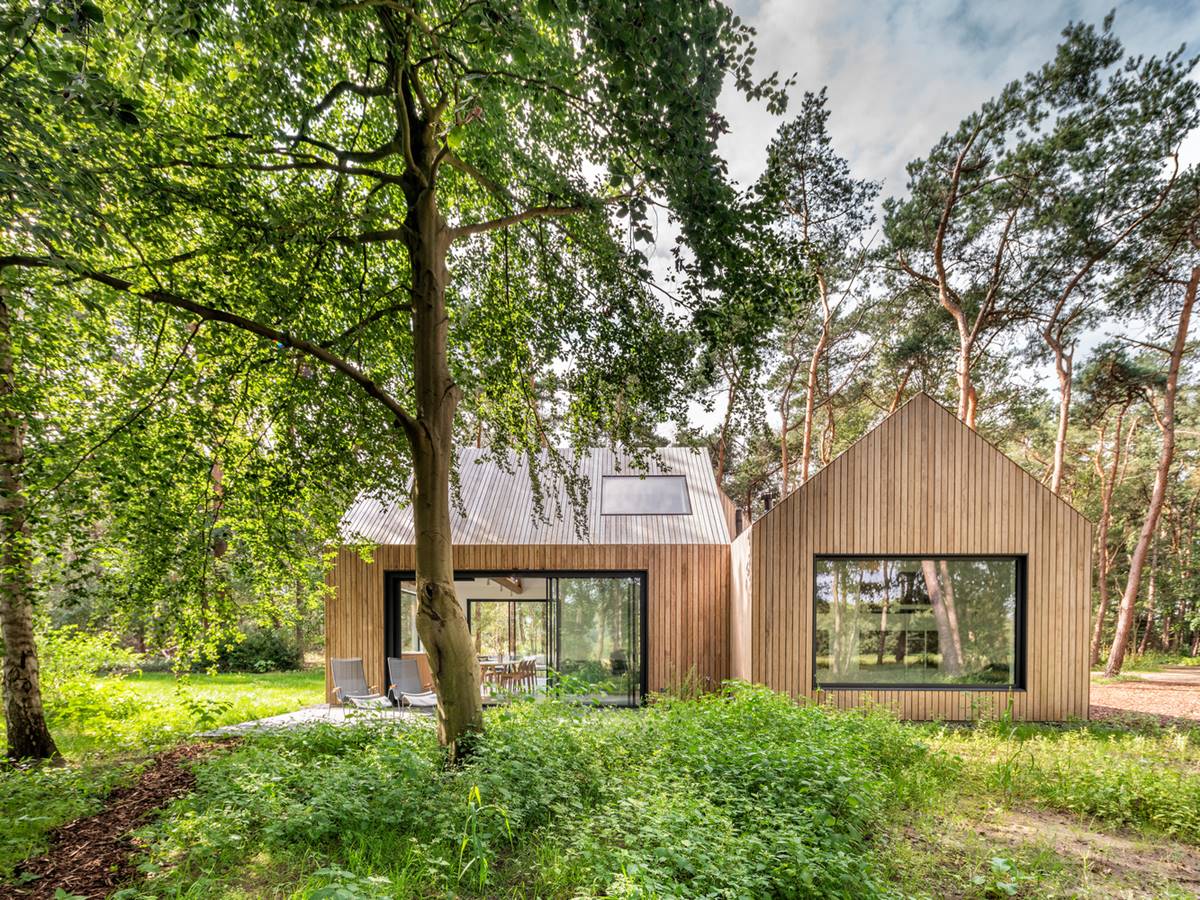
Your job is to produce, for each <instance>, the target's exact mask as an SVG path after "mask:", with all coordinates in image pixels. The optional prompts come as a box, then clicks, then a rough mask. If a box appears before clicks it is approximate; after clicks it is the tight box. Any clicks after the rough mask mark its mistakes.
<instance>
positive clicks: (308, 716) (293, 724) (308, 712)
mask: <svg viewBox="0 0 1200 900" xmlns="http://www.w3.org/2000/svg"><path fill="white" fill-rule="evenodd" d="M359 722H421V723H423V724H429V725H432V724H433V714H432V711H426V710H421V709H404V710H399V709H395V708H393V709H382V710H365V709H352V708H349V707H344V706H330V705H329V704H328V703H319V704H317V705H316V706H306V707H304V708H303V709H298V710H296V711H295V712H290V713H281V714H280V715H278V716H268V717H267V718H265V719H253V720H251V721H249V722H238V723H237V724H236V725H225V726H222V727H221V728H214V729H213V730H212V731H207V732H205V733H204V735H203V736H204V737H220V736H230V735H238V734H247V733H249V732H254V731H272V730H276V729H281V728H282V729H286V728H299V727H301V726H304V725H316V724H319V723H325V724H327V725H353V724H355V723H359Z"/></svg>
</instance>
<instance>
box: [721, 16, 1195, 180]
mask: <svg viewBox="0 0 1200 900" xmlns="http://www.w3.org/2000/svg"><path fill="white" fill-rule="evenodd" d="M733 6H734V11H735V12H737V13H738V14H739V15H741V17H742V18H743V20H745V21H746V22H748V23H749V24H750V25H753V26H754V27H755V28H757V29H758V37H757V39H756V43H757V45H758V51H759V52H758V67H759V70H760V71H762V72H768V71H771V70H778V71H779V72H780V74H782V75H791V74H793V73H795V74H796V76H797V78H796V85H795V88H794V89H793V96H795V97H798V96H799V95H800V94H802V93H803V92H804V91H806V90H812V91H816V90H819V89H820V88H821V87H822V86H825V85H827V86H828V88H829V108H830V111H831V114H830V122H829V127H830V132H831V133H832V135H833V140H834V145H835V147H836V148H837V149H838V151H839V152H840V153H842V154H843V155H844V156H846V157H847V158H848V159H849V160H850V163H851V167H852V170H853V171H854V173H855V174H856V175H857V176H858V177H861V178H873V179H879V180H882V181H883V182H884V194H885V195H887V194H900V193H903V191H904V182H905V176H904V166H905V164H906V163H908V162H909V160H911V159H914V158H916V157H919V156H923V155H924V154H925V153H926V152H927V151H928V150H929V148H930V147H931V146H932V145H933V143H934V142H935V141H936V140H937V138H938V137H940V136H941V135H942V134H943V133H945V132H946V131H948V130H950V129H951V128H953V127H954V126H955V125H957V124H958V122H959V121H960V120H961V119H962V118H963V117H964V116H965V115H967V114H968V113H970V112H971V111H972V110H973V109H975V108H976V107H978V106H979V105H980V104H981V103H982V102H983V101H984V100H986V99H987V98H989V97H991V96H994V95H995V94H996V93H997V92H998V91H999V90H1000V89H1001V88H1002V87H1003V86H1004V85H1005V84H1006V83H1007V82H1009V81H1012V80H1013V79H1017V78H1021V77H1022V76H1024V75H1025V74H1026V73H1027V72H1029V71H1031V70H1032V69H1036V68H1038V67H1039V66H1041V65H1042V64H1043V63H1044V62H1046V61H1047V60H1048V59H1050V57H1051V56H1052V55H1053V53H1054V47H1055V44H1056V43H1057V42H1058V40H1059V36H1060V32H1061V31H1062V29H1063V28H1064V27H1065V26H1066V24H1067V23H1068V22H1069V21H1071V20H1076V21H1087V22H1094V23H1097V24H1098V23H1099V22H1100V21H1101V20H1102V19H1103V18H1104V16H1105V14H1106V13H1107V12H1108V11H1109V10H1110V9H1111V8H1112V6H1113V4H1112V0H1078V2H1063V0H1001V2H986V3H985V2H966V0H923V2H903V0H841V2H839V0H762V2H756V0H734V3H733ZM1116 32H1117V34H1118V35H1119V36H1120V37H1121V38H1122V40H1123V41H1124V42H1125V44H1126V46H1127V47H1128V48H1129V49H1130V50H1131V51H1132V52H1135V53H1146V54H1158V55H1161V54H1163V53H1164V52H1166V51H1169V50H1173V49H1174V48H1176V47H1177V46H1178V45H1179V44H1180V43H1181V42H1184V41H1186V42H1187V43H1188V44H1189V46H1190V47H1191V48H1192V49H1193V50H1200V46H1198V45H1200V3H1195V2H1191V3H1184V2H1179V3H1170V2H1147V0H1143V2H1126V3H1122V4H1120V5H1118V6H1117V16H1116ZM722 112H724V114H725V115H726V117H727V118H728V119H729V122H730V126H731V130H730V133H729V134H728V135H726V136H725V138H724V139H723V141H722V151H723V152H724V153H725V154H726V156H727V158H728V159H729V163H730V170H731V173H732V175H733V177H734V178H736V179H737V180H738V181H740V182H741V183H742V184H749V183H751V182H753V180H754V179H755V178H756V177H757V175H758V173H759V172H760V171H761V169H762V164H763V160H764V158H765V151H766V145H767V142H768V141H769V140H770V138H771V136H772V135H773V134H774V133H775V131H776V129H777V128H778V126H779V120H778V119H775V118H773V117H772V116H770V115H769V114H768V113H767V112H766V110H765V109H764V108H763V107H762V105H761V104H749V103H746V102H745V100H744V99H743V98H741V97H740V96H739V95H738V94H737V93H736V92H735V91H732V90H730V91H726V92H725V94H724V95H723V97H722ZM1193 146H1195V142H1193Z"/></svg>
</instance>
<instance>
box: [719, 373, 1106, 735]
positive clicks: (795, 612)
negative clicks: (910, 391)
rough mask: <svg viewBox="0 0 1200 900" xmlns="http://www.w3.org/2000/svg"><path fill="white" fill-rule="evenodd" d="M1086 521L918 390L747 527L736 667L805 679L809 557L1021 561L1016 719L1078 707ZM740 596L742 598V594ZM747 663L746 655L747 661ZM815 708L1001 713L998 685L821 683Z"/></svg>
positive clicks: (793, 685) (788, 682)
mask: <svg viewBox="0 0 1200 900" xmlns="http://www.w3.org/2000/svg"><path fill="white" fill-rule="evenodd" d="M1091 546H1092V526H1091V524H1090V523H1089V522H1088V521H1087V520H1086V519H1084V518H1083V517H1082V516H1081V515H1080V514H1079V513H1078V512H1076V511H1075V510H1074V509H1073V508H1072V507H1071V506H1069V505H1068V504H1067V503H1066V502H1064V501H1063V500H1061V499H1060V498H1058V497H1056V496H1055V495H1054V494H1053V493H1052V492H1050V491H1049V490H1048V489H1047V488H1046V487H1045V486H1044V485H1042V484H1041V483H1040V482H1038V481H1037V480H1036V479H1034V478H1033V477H1031V476H1030V475H1029V474H1028V473H1026V472H1025V471H1024V470H1023V469H1021V468H1020V467H1019V466H1018V465H1017V464H1016V463H1014V462H1013V461H1012V460H1010V459H1009V458H1008V457H1007V456H1005V455H1004V454H1003V453H1001V452H1000V451H999V450H997V449H996V448H995V447H993V446H992V445H991V444H989V443H988V442H987V441H986V440H984V439H983V438H981V437H980V436H979V435H978V434H977V433H975V432H973V431H971V430H970V429H968V428H967V427H966V426H964V425H963V424H962V423H961V422H959V421H958V419H957V418H956V417H955V416H954V415H952V414H951V413H950V412H948V411H947V410H946V409H944V408H943V407H941V406H940V405H938V404H937V403H935V402H934V401H933V400H931V399H930V398H929V397H927V396H925V395H924V394H921V395H918V396H917V397H915V398H913V400H911V401H910V402H909V403H907V404H906V405H905V406H903V407H902V408H901V409H899V410H898V411H897V412H896V413H895V414H894V415H892V416H890V417H889V418H887V419H885V420H884V421H883V422H882V423H881V424H880V425H879V426H878V427H877V428H875V429H873V430H872V431H870V432H869V433H868V434H866V435H865V436H864V437H863V438H862V439H861V440H859V441H858V442H857V443H856V444H854V445H853V446H852V447H851V448H850V449H848V450H847V451H846V452H845V453H843V454H842V455H840V456H838V457H837V458H836V459H834V460H833V462H831V463H830V464H829V465H828V466H827V467H826V468H824V469H822V470H821V471H820V472H819V473H817V475H815V476H814V477H813V478H812V479H810V480H809V481H808V482H807V483H806V484H805V485H803V486H802V487H800V488H799V489H797V490H796V491H794V492H793V493H791V494H790V495H788V496H787V497H785V498H784V499H783V500H782V501H781V502H780V503H779V504H778V505H777V506H775V507H774V508H773V509H772V510H771V511H770V512H769V513H767V514H766V515H764V516H763V517H762V518H760V519H759V520H758V521H757V522H755V523H754V526H753V528H752V530H751V534H750V537H749V547H747V548H744V549H738V548H737V547H736V542H735V550H734V558H735V559H737V558H738V557H739V554H740V553H743V552H744V553H745V554H746V556H747V557H748V561H749V566H748V568H749V571H748V573H747V574H746V575H745V576H744V581H746V582H748V584H745V583H743V584H741V585H739V581H738V573H737V572H736V571H735V572H734V575H733V597H734V599H733V604H732V608H733V611H734V615H733V626H734V629H735V631H734V635H733V638H732V640H733V646H734V647H735V648H746V649H745V650H742V649H738V650H737V651H735V652H734V654H733V656H734V667H733V671H734V674H736V675H739V676H741V677H748V678H750V679H751V680H753V681H757V682H761V683H763V684H766V685H769V686H770V687H772V688H775V689H777V690H780V691H785V692H787V693H789V694H791V695H792V696H794V697H813V696H815V695H816V692H815V691H814V686H813V678H812V668H813V661H812V645H813V642H812V629H813V596H812V591H813V558H814V557H815V556H821V555H826V554H850V555H863V556H887V555H889V554H896V555H913V554H920V555H925V554H928V555H930V556H937V555H944V554H946V555H948V554H965V555H973V554H978V555H983V556H986V555H1023V556H1025V557H1026V561H1027V562H1026V626H1025V627H1026V634H1027V643H1026V682H1025V684H1026V686H1025V690H1023V691H1015V692H1013V693H1012V702H1013V714H1014V715H1015V716H1016V717H1017V718H1019V719H1026V720H1046V721H1058V720H1064V719H1069V718H1079V719H1084V718H1087V715H1088V687H1089V680H1088V664H1087V655H1088V627H1089V613H1090V610H1091V600H1090V586H1091V558H1092V553H1091ZM743 594H747V595H748V596H749V599H748V600H743V599H740V598H742V596H743ZM747 656H748V657H749V658H748V659H747V658H746V657H747ZM820 699H821V700H822V702H827V703H831V704H833V705H836V706H839V707H849V706H856V705H859V704H861V703H863V702H866V701H869V702H872V703H876V704H880V705H885V706H888V707H891V708H893V709H895V710H897V711H898V712H899V714H900V715H902V716H904V717H905V718H911V719H946V720H962V719H971V718H976V717H978V716H979V715H980V714H987V715H993V716H994V715H999V714H1000V713H1002V712H1003V711H1004V709H1005V707H1006V706H1007V704H1008V702H1009V693H1008V692H1007V691H1005V690H997V691H987V690H982V691H980V690H970V691H955V690H936V689H921V690H903V689H895V690H868V689H851V690H828V691H822V692H821V696H820Z"/></svg>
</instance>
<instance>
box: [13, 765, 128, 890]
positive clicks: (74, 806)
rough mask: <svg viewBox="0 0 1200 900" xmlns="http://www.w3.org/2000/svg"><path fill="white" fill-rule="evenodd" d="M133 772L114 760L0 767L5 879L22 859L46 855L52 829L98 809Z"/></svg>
mask: <svg viewBox="0 0 1200 900" xmlns="http://www.w3.org/2000/svg"><path fill="white" fill-rule="evenodd" d="M131 768H132V764H131V763H118V762H114V761H108V762H105V763H102V764H94V765H85V766H71V765H48V766H37V767H31V768H14V767H11V766H3V767H0V822H2V823H3V827H0V879H4V878H7V877H9V876H10V875H11V873H12V871H13V867H14V866H15V865H16V864H17V863H19V862H21V860H23V859H26V858H27V857H30V856H37V855H39V854H41V853H43V852H44V851H45V850H46V835H47V833H48V832H49V831H50V829H52V828H54V827H55V826H56V825H61V824H62V823H64V822H68V821H70V820H71V819H74V818H76V817H78V816H83V815H87V814H89V813H93V812H95V811H96V810H98V809H99V808H100V807H101V805H102V803H103V798H104V796H105V794H107V793H108V792H109V791H110V790H112V788H113V787H115V786H116V785H117V783H118V782H120V781H121V780H122V778H124V777H125V776H126V775H127V774H128V773H129V771H130V769H131ZM2 893H3V891H2V890H0V894H2Z"/></svg>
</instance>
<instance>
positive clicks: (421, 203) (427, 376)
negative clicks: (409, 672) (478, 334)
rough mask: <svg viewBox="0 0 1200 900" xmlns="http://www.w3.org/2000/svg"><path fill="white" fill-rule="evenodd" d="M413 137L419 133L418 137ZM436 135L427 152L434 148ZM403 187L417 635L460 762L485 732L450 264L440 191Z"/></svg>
mask: <svg viewBox="0 0 1200 900" xmlns="http://www.w3.org/2000/svg"><path fill="white" fill-rule="evenodd" d="M415 132H416V130H415V129H414V133H415ZM432 137H433V136H432V134H427V135H426V142H425V145H426V146H427V147H430V148H432V147H433V140H432ZM416 182H417V179H416V178H415V177H414V178H413V180H412V182H410V183H407V184H406V193H407V195H408V198H409V216H408V221H407V223H406V224H407V225H408V237H407V241H406V243H407V247H408V255H409V261H410V263H411V266H412V304H413V311H412V323H413V354H414V363H415V365H414V375H413V377H414V385H415V389H416V409H417V413H416V421H415V422H414V423H409V424H408V425H407V426H406V431H407V432H408V439H409V443H410V445H411V447H412V457H413V488H412V504H413V523H414V525H415V528H416V542H415V543H416V576H417V598H418V604H417V633H418V634H419V635H420V636H421V641H422V643H423V644H424V645H425V653H426V655H427V656H428V657H429V665H430V668H431V669H432V672H433V679H434V684H435V686H436V688H437V695H438V705H437V719H438V737H439V739H440V740H441V742H442V744H443V745H445V746H446V747H447V748H448V749H449V753H450V760H451V762H452V763H454V762H457V761H458V760H459V759H460V758H461V757H462V756H463V754H464V751H466V750H468V749H469V748H468V747H466V746H465V745H464V744H463V739H464V738H469V736H470V735H471V734H472V733H474V732H478V731H481V730H482V728H483V702H482V699H481V696H480V692H479V687H480V673H479V659H478V657H477V656H476V654H475V645H474V643H473V642H472V640H471V631H470V629H469V628H468V627H467V618H466V615H465V614H464V611H463V608H462V605H461V604H460V603H459V602H458V596H457V595H456V594H455V591H454V555H453V543H452V537H451V534H450V467H451V464H452V459H453V453H454V440H453V437H454V435H453V430H454V412H455V408H456V407H457V405H458V400H459V397H460V393H461V392H460V391H459V389H458V387H457V385H455V383H454V380H453V379H452V378H451V377H450V366H449V361H448V357H447V350H446V348H447V331H448V328H449V320H448V318H447V315H446V284H447V281H448V272H447V269H446V257H447V254H448V252H449V249H450V232H449V229H448V227H447V225H446V221H445V219H444V218H443V217H442V214H441V211H440V210H439V209H438V204H437V195H436V188H435V187H434V186H430V185H431V183H432V179H428V180H427V181H426V182H425V183H416Z"/></svg>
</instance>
